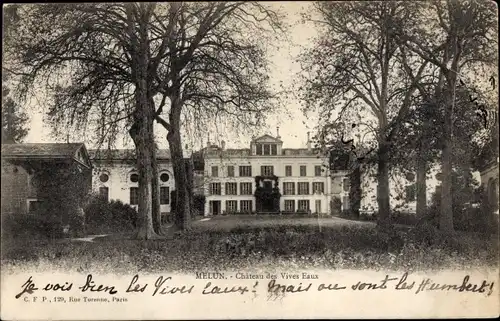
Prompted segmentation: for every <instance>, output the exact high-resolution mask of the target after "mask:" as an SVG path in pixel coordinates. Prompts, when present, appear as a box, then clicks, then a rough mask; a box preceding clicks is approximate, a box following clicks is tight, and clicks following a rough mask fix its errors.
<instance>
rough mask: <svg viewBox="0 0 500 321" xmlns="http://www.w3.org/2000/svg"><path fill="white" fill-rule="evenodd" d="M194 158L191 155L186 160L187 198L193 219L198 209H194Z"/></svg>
mask: <svg viewBox="0 0 500 321" xmlns="http://www.w3.org/2000/svg"><path fill="white" fill-rule="evenodd" d="M193 167H194V166H193V158H192V157H190V158H189V159H187V160H186V178H187V179H186V189H187V199H188V204H189V208H190V212H191V219H194V218H195V217H196V211H195V209H194V195H193V184H194V173H193V171H194V168H193Z"/></svg>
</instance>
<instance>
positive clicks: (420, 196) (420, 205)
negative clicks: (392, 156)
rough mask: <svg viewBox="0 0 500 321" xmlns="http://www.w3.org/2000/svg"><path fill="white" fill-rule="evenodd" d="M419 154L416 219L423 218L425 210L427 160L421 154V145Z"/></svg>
mask: <svg viewBox="0 0 500 321" xmlns="http://www.w3.org/2000/svg"><path fill="white" fill-rule="evenodd" d="M420 149H421V150H420V153H419V156H417V183H416V190H417V209H416V210H417V219H419V220H420V219H423V218H424V217H425V215H426V212H427V181H426V176H427V160H426V159H425V158H424V157H421V155H423V153H424V151H422V147H421V148H420Z"/></svg>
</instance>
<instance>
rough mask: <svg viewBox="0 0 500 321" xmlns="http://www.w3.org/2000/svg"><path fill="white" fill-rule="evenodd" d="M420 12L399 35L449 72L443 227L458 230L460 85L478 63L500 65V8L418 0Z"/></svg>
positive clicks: (445, 87) (462, 0)
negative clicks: (455, 172)
mask: <svg viewBox="0 0 500 321" xmlns="http://www.w3.org/2000/svg"><path fill="white" fill-rule="evenodd" d="M417 6H418V8H417V9H418V10H415V12H414V17H415V19H417V21H418V22H419V23H415V24H414V25H412V26H410V25H409V26H408V27H407V28H399V27H396V26H395V28H394V29H393V32H394V39H395V40H396V41H397V42H398V43H399V44H400V45H404V46H405V47H407V48H409V49H410V50H412V51H413V52H414V53H416V54H418V55H419V56H420V57H421V58H422V59H424V60H426V61H428V62H430V63H432V64H434V65H435V66H437V67H439V72H440V74H441V75H442V77H443V83H442V89H439V90H438V92H437V93H438V95H439V96H440V100H441V101H442V105H443V107H444V122H443V131H444V136H443V144H442V148H441V166H442V174H443V175H442V176H443V181H442V193H441V198H442V200H441V215H440V219H439V227H440V229H442V230H444V231H452V230H453V209H452V195H451V193H452V192H451V187H452V176H451V173H452V142H453V136H454V132H453V122H454V121H455V118H456V114H455V102H456V88H457V86H458V84H459V82H460V80H461V79H462V78H465V77H467V76H468V73H471V72H476V73H477V72H478V70H477V69H476V68H477V67H478V66H484V65H488V64H495V63H496V61H497V59H498V52H497V50H496V47H497V44H498V36H497V24H498V18H497V11H496V7H495V4H494V3H492V2H488V1H476V0H472V1H468V0H460V1H451V0H447V1H428V2H420V3H418V5H417Z"/></svg>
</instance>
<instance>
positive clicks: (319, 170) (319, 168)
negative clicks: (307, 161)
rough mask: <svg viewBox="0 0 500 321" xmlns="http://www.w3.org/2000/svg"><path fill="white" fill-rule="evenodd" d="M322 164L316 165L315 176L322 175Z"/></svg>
mask: <svg viewBox="0 0 500 321" xmlns="http://www.w3.org/2000/svg"><path fill="white" fill-rule="evenodd" d="M321 173H322V171H321V165H316V166H314V176H321Z"/></svg>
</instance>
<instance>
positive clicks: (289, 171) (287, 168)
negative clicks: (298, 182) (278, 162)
mask: <svg viewBox="0 0 500 321" xmlns="http://www.w3.org/2000/svg"><path fill="white" fill-rule="evenodd" d="M285 176H292V165H286V166H285Z"/></svg>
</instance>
